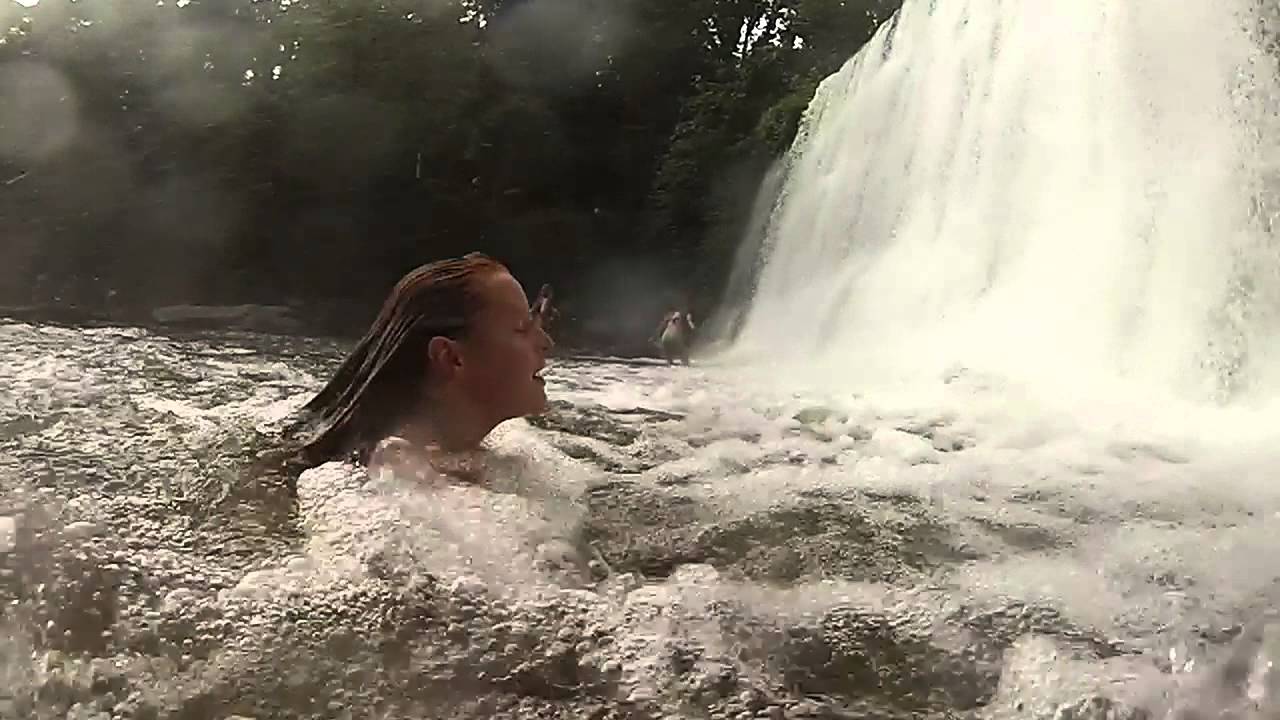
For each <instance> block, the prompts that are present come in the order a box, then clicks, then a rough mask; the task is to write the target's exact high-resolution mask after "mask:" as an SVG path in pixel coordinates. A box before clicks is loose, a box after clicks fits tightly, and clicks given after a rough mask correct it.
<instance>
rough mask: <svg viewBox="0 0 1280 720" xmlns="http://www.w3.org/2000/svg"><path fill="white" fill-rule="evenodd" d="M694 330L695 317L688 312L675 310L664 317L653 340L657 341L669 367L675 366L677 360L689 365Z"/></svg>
mask: <svg viewBox="0 0 1280 720" xmlns="http://www.w3.org/2000/svg"><path fill="white" fill-rule="evenodd" d="M693 330H694V324H693V315H691V314H690V313H688V312H687V311H686V312H682V311H680V310H673V311H671V312H669V313H667V314H666V315H665V316H663V318H662V323H661V324H659V325H658V330H657V332H656V333H654V337H653V338H652V339H653V340H656V341H657V343H658V348H659V349H660V350H662V356H663V357H665V358H666V359H667V364H668V365H670V364H674V363H675V361H676V359H677V358H679V359H680V361H681V362H683V363H684V364H685V365H688V364H689V345H690V344H691V343H692V341H693Z"/></svg>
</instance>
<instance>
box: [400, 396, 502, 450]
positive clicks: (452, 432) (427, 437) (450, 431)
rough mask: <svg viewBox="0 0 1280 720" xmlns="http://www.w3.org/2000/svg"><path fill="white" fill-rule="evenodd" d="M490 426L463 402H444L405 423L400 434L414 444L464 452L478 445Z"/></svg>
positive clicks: (492, 426) (490, 429) (491, 428)
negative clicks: (444, 403) (438, 406)
mask: <svg viewBox="0 0 1280 720" xmlns="http://www.w3.org/2000/svg"><path fill="white" fill-rule="evenodd" d="M494 427H495V425H494V424H493V423H491V422H488V421H486V420H483V419H482V418H481V417H480V416H479V413H477V412H475V410H474V409H473V408H471V407H469V406H467V405H464V404H456V405H452V406H451V405H448V404H446V405H444V406H443V407H440V408H438V409H435V410H433V411H432V412H429V413H425V414H423V415H421V416H419V417H418V418H415V419H414V420H413V421H411V422H410V423H407V424H406V425H405V426H404V427H403V428H402V429H401V434H402V435H403V436H404V438H405V439H406V440H408V441H410V442H412V443H414V444H415V445H421V446H424V447H427V446H435V447H438V448H440V449H441V450H444V451H446V452H468V451H471V450H475V449H476V448H478V447H480V443H482V442H484V439H485V438H486V437H487V436H488V435H489V433H490V431H492V430H493V428H494Z"/></svg>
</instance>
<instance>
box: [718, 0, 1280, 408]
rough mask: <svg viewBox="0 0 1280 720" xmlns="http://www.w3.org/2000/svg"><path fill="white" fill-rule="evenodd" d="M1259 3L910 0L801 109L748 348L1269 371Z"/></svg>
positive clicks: (1184, 378)
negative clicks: (798, 130) (804, 107)
mask: <svg viewBox="0 0 1280 720" xmlns="http://www.w3.org/2000/svg"><path fill="white" fill-rule="evenodd" d="M1262 6H1263V5H1262V4H1260V3H1256V2H1255V1H1252V0H1127V1H1126V2H1115V1H1114V0H1045V1H1044V2H1036V3H1028V2H1025V0H907V2H905V3H904V5H903V7H902V8H901V10H900V11H899V12H898V14H897V15H896V16H895V17H894V18H893V19H892V20H890V21H889V22H887V23H886V24H885V25H884V26H883V27H882V28H880V30H879V32H878V33H877V34H876V36H875V37H874V38H873V39H872V40H871V41H870V42H869V43H868V44H867V45H866V46H865V47H864V48H863V49H862V50H861V51H860V52H859V53H858V54H857V55H856V56H855V57H853V58H852V59H851V60H850V61H849V62H848V63H846V64H845V66H844V67H843V68H842V69H841V70H840V71H838V72H837V73H835V74H834V75H832V76H831V77H829V78H827V79H826V80H825V81H824V82H823V83H822V84H821V86H820V87H819V89H818V91H817V93H816V95H815V97H814V98H813V101H812V103H811V104H810V106H809V108H808V110H807V111H806V115H805V117H804V119H803V122H802V127H801V130H800V132H799V135H798V137H797V139H796V141H795V143H794V145H793V147H792V149H791V152H790V155H789V157H787V158H786V180H785V183H784V185H783V188H782V190H781V193H780V195H779V199H778V201H777V203H776V204H775V205H774V208H773V212H772V215H771V216H770V218H769V221H768V223H767V226H766V229H765V230H764V233H765V236H764V238H763V242H762V243H761V251H760V255H758V256H756V257H753V258H751V261H752V262H754V263H758V264H759V265H760V270H759V274H758V276H757V277H756V289H755V294H754V297H753V298H752V300H751V302H750V305H749V307H748V310H747V312H746V315H745V318H744V319H743V322H742V327H741V332H740V333H739V335H738V338H737V341H736V344H735V347H734V352H736V353H740V354H747V355H751V356H753V357H763V358H768V359H769V360H771V361H773V362H782V363H789V364H792V365H798V366H801V367H811V368H819V367H821V368H824V369H826V370H828V371H830V373H831V375H832V377H858V376H867V377H870V376H873V375H875V374H876V373H881V372H893V373H898V374H901V373H908V374H911V373H925V374H928V373H938V372H947V371H949V369H954V368H956V367H964V368H969V369H980V370H982V371H984V372H997V373H1001V374H1008V375H1014V376H1019V377H1020V378H1030V379H1033V380H1037V381H1043V382H1048V383H1061V382H1063V381H1064V379H1066V378H1069V379H1070V380H1071V381H1072V382H1090V381H1092V380H1095V379H1103V378H1106V379H1108V380H1109V381H1116V380H1119V381H1121V382H1124V383H1141V384H1148V385H1154V386H1160V387H1164V388H1168V389H1174V390H1176V391H1178V392H1181V393H1189V394H1193V395H1196V396H1199V397H1202V398H1206V397H1208V398H1219V399H1221V398H1225V397H1232V396H1238V395H1241V394H1243V393H1245V392H1246V391H1249V392H1253V391H1257V390H1259V389H1263V390H1265V389H1269V388H1273V387H1274V388H1280V370H1278V369H1276V366H1278V365H1280V332H1277V330H1280V313H1278V312H1277V311H1278V310H1280V274H1278V272H1277V271H1278V270H1280V253H1277V250H1276V247H1275V242H1274V239H1273V237H1272V234H1271V215H1272V214H1273V213H1274V211H1275V208H1277V207H1280V205H1277V204H1276V203H1275V202H1274V201H1269V200H1268V198H1269V197H1270V196H1271V195H1273V194H1274V190H1275V189H1276V188H1277V186H1278V185H1280V183H1278V182H1277V178H1280V173H1278V172H1277V170H1278V168H1277V160H1280V153H1277V152H1276V151H1275V142H1276V137H1277V135H1276V133H1275V132H1274V131H1275V129H1276V123H1277V120H1276V98H1277V96H1278V94H1277V92H1276V86H1277V83H1276V58H1275V56H1274V54H1272V53H1269V52H1268V51H1267V50H1265V49H1264V48H1265V45H1266V42H1267V39H1266V38H1267V33H1268V32H1269V30H1268V25H1267V22H1266V21H1267V20H1269V18H1264V17H1263V16H1262V11H1261V7H1262Z"/></svg>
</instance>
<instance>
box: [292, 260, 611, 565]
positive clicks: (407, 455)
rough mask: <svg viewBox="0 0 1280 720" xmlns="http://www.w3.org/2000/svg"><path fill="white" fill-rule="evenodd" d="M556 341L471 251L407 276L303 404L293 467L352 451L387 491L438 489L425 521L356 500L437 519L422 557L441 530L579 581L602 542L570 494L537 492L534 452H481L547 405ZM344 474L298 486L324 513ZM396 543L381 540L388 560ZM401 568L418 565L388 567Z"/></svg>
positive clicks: (439, 542) (501, 274) (436, 544)
mask: <svg viewBox="0 0 1280 720" xmlns="http://www.w3.org/2000/svg"><path fill="white" fill-rule="evenodd" d="M551 346H552V342H551V338H550V337H549V336H548V335H547V333H546V332H545V331H544V330H543V328H542V324H541V322H540V318H539V317H537V316H536V315H535V314H534V313H532V312H531V311H530V307H529V300H528V298H527V297H526V296H525V293H524V289H523V288H522V287H521V286H520V283H519V282H517V281H516V279H515V278H514V277H512V276H511V273H510V272H509V271H508V270H507V269H506V268H505V267H504V266H503V265H502V264H500V263H498V262H497V261H495V260H492V259H490V258H488V257H486V256H484V255H481V254H479V253H472V254H470V255H466V256H464V257H461V258H454V259H449V260H442V261H439V262H433V263H429V264H427V265H423V266H421V267H419V268H417V269H415V270H413V271H411V272H410V273H409V274H407V275H405V276H404V277H403V278H401V279H400V281H399V282H398V283H397V284H396V286H395V288H394V289H392V291H391V294H390V296H389V297H388V298H387V300H386V302H385V303H384V304H383V306H382V310H381V311H380V312H379V314H378V317H377V319H375V320H374V322H373V325H372V326H371V327H370V328H369V331H368V332H367V333H365V336H364V338H363V339H361V340H360V342H359V344H357V345H356V347H355V349H354V350H352V351H351V354H350V355H348V356H347V358H346V360H345V361H344V362H343V364H342V366H341V367H340V368H338V371H337V373H335V374H334V376H333V378H332V379H331V380H329V382H328V384H327V385H325V386H324V388H323V389H321V390H320V392H319V393H317V394H316V396H315V397H314V398H312V399H311V401H310V402H308V403H307V404H306V405H305V406H304V408H303V418H302V423H301V430H302V435H301V437H302V440H301V442H298V443H297V444H296V445H295V447H297V448H298V449H297V450H296V452H295V453H294V457H295V460H294V462H295V463H296V465H300V466H302V467H308V468H309V467H315V466H318V465H322V464H325V463H329V462H330V461H334V460H338V461H350V460H354V461H355V462H356V463H358V464H360V465H363V466H364V467H365V469H366V470H367V477H369V478H370V479H375V480H377V483H376V484H377V485H379V486H381V487H388V488H390V487H396V488H417V489H425V488H428V487H430V488H432V489H433V490H432V492H430V493H429V494H428V495H426V496H425V497H429V498H430V501H429V502H428V503H427V505H426V506H425V507H427V508H430V512H428V513H426V515H427V516H426V517H422V516H420V514H417V513H418V511H417V510H413V509H412V508H414V507H418V508H419V510H420V509H421V507H422V506H416V505H415V504H414V503H413V502H412V501H404V502H408V503H409V504H408V505H405V506H403V507H400V506H399V505H398V504H397V503H399V502H402V500H387V499H385V498H384V499H383V500H381V501H380V502H381V505H377V504H376V503H373V501H371V500H369V499H367V498H366V499H365V500H362V501H361V503H362V504H366V507H369V508H372V507H374V506H375V505H377V506H379V507H383V506H387V503H390V505H389V507H391V508H393V509H392V511H391V515H390V516H391V517H394V518H399V520H397V522H394V523H392V526H394V527H397V528H401V527H402V526H406V525H405V520H404V519H405V518H416V519H417V520H418V521H421V522H423V523H426V525H429V526H431V527H434V529H435V532H436V535H433V536H432V537H436V538H437V539H436V540H435V541H431V542H428V543H426V548H427V549H424V550H423V552H445V551H444V550H442V548H443V547H444V546H447V545H448V542H446V540H445V538H452V540H451V541H450V542H458V543H461V547H464V548H466V549H465V550H462V551H460V552H462V553H463V554H464V555H466V554H468V553H474V554H476V555H478V556H479V557H482V558H484V557H488V558H490V559H491V560H492V558H493V557H494V556H498V557H501V558H502V560H501V561H500V562H497V563H496V564H497V565H503V566H505V565H507V564H511V563H513V562H514V564H516V565H520V562H519V561H516V560H515V558H517V557H519V556H521V555H522V554H523V553H528V557H530V558H534V560H532V561H531V562H533V563H534V567H535V568H537V569H539V570H540V571H546V572H548V573H552V574H554V575H556V576H558V577H562V578H564V579H565V580H564V581H565V582H572V583H574V584H577V583H578V582H581V581H583V580H584V579H586V578H588V577H589V576H590V575H591V574H592V573H593V572H598V571H593V570H592V567H593V563H589V562H586V561H585V560H584V558H587V557H591V556H592V555H593V554H594V551H593V550H592V549H591V548H590V546H589V544H587V543H585V541H584V540H583V538H581V536H580V528H579V527H578V523H577V515H578V514H579V510H578V509H577V508H576V507H574V505H573V503H572V502H571V501H550V498H554V497H556V496H557V495H558V494H560V492H561V490H560V489H559V488H556V487H543V485H541V484H540V483H539V479H538V476H539V475H540V474H541V473H539V472H538V471H537V469H536V468H535V467H534V466H533V465H531V464H528V463H526V462H525V461H526V460H527V459H526V458H520V457H515V458H508V457H503V456H502V454H501V453H492V452H489V451H481V452H473V451H480V450H481V448H480V446H481V444H482V442H483V441H484V439H485V438H486V436H488V435H489V433H490V431H492V430H493V429H494V428H495V427H496V426H497V425H499V424H500V423H502V422H504V421H506V420H510V419H512V418H517V417H521V416H526V415H533V414H537V413H540V412H542V411H543V410H544V409H545V408H546V404H547V396H546V391H545V389H544V384H543V379H542V377H541V376H540V375H541V373H542V370H543V368H544V366H545V362H546V355H547V351H548V350H549V349H550V348H551ZM343 477H344V471H343V470H341V469H338V468H329V470H327V471H320V472H318V473H317V474H315V475H312V476H310V478H309V479H307V478H302V477H300V478H299V479H298V483H299V484H300V486H301V487H303V488H305V490H306V491H307V492H309V494H310V496H311V497H312V503H313V505H315V507H319V508H323V507H325V502H326V498H328V497H329V495H328V493H330V492H332V491H333V490H334V483H340V482H342V479H343ZM459 481H461V482H459ZM424 482H425V483H426V484H425V485H424V484H423V483H424ZM384 483H385V485H384ZM339 492H350V491H349V490H348V491H342V490H339ZM486 493H491V495H486ZM539 495H542V496H544V497H538V496H539ZM389 497H400V496H398V495H395V494H392V495H391V496H389ZM417 497H419V498H421V497H424V496H422V495H418V496H417ZM317 503H318V504H317ZM338 507H339V508H342V507H343V506H341V505H339V506H338ZM344 511H345V510H344ZM371 512H372V511H369V512H366V513H365V514H366V515H369V514H370V513H371ZM311 513H312V514H313V515H316V514H317V513H319V514H321V515H322V514H323V512H322V510H315V509H313V510H312V511H311ZM415 524H416V523H415V522H413V521H409V522H408V525H407V526H408V527H413V526H415ZM335 525H337V526H342V525H343V522H338V523H335ZM355 527H360V528H363V527H364V526H355ZM500 529H501V532H499V530H500ZM400 531H401V530H396V531H395V532H400ZM361 532H364V531H363V530H361ZM424 532H425V526H424V528H417V529H415V530H413V531H412V532H411V534H412V535H413V536H414V537H415V538H416V539H415V540H413V541H412V542H410V543H409V545H408V546H414V545H413V543H415V542H417V543H421V542H422V537H419V536H421V535H423V533H424ZM477 533H478V534H479V536H482V537H483V538H484V541H483V542H478V541H477V540H476V537H475V536H476V534H477ZM371 534H372V535H373V536H377V535H378V533H377V532H372V533H371ZM393 535H394V533H393ZM499 536H501V537H504V538H508V539H509V544H505V545H504V544H502V543H499V542H498V540H497V539H496V538H498V537H499ZM389 537H390V536H389ZM362 542H369V539H368V538H364V539H362ZM504 542H506V541H504ZM580 546H581V547H580ZM397 547H399V545H398V544H397V543H395V542H392V543H389V544H386V548H385V549H386V550H387V551H389V552H391V553H392V554H393V555H394V553H395V552H397V551H396V550H395V548H397ZM495 547H501V548H503V549H502V550H499V551H497V552H494V548H495ZM584 550H585V552H584ZM381 552H382V551H381V550H379V551H378V553H381ZM449 552H452V551H449ZM378 553H375V555H377V554H378ZM386 557H391V556H386ZM471 560H475V558H472V557H470V556H468V562H470V561H471ZM371 562H373V563H374V564H375V565H376V564H379V563H381V564H382V565H386V564H387V562H389V561H387V560H385V558H384V559H383V560H375V561H371ZM476 562H477V563H479V561H478V560H476ZM404 563H411V561H410V560H403V561H391V562H390V565H389V566H388V567H390V566H396V567H399V566H400V565H403V564H404ZM598 564H599V567H602V568H604V567H607V566H605V565H603V562H602V561H599V563H598ZM476 567H479V564H477V565H476Z"/></svg>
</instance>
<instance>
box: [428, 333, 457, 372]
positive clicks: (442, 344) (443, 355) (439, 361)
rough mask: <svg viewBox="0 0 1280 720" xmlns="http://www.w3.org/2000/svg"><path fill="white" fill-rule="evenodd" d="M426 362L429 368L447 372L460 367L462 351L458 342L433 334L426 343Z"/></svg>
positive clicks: (455, 370) (454, 370)
mask: <svg viewBox="0 0 1280 720" xmlns="http://www.w3.org/2000/svg"><path fill="white" fill-rule="evenodd" d="M427 362H428V363H430V365H431V369H432V370H434V371H436V372H440V373H445V374H446V376H447V375H448V374H452V373H455V372H457V371H458V370H460V369H461V368H462V351H461V348H459V347H458V343H457V342H455V341H453V340H450V339H449V338H447V337H442V336H439V335H437V336H435V337H433V338H431V340H430V341H429V342H428V343H427Z"/></svg>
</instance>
